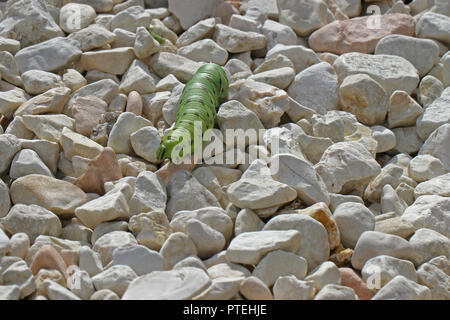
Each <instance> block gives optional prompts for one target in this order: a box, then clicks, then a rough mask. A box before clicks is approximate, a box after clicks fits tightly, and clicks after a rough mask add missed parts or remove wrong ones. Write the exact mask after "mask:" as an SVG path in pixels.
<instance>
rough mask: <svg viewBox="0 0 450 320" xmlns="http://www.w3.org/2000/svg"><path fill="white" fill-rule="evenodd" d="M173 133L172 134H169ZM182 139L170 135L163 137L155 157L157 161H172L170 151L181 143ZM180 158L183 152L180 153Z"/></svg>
mask: <svg viewBox="0 0 450 320" xmlns="http://www.w3.org/2000/svg"><path fill="white" fill-rule="evenodd" d="M171 133H173V132H171ZM182 140H183V139H182V137H177V136H174V135H171V134H170V133H169V134H168V135H167V136H166V137H164V139H163V141H162V142H161V144H160V146H159V148H158V150H157V152H156V155H157V157H158V160H160V161H163V160H165V159H172V151H173V149H174V148H175V147H176V146H177V145H178V144H179V143H181V142H182ZM180 153H181V154H180V156H182V153H183V150H181V152H180Z"/></svg>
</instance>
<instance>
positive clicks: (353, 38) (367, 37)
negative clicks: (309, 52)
mask: <svg viewBox="0 0 450 320" xmlns="http://www.w3.org/2000/svg"><path fill="white" fill-rule="evenodd" d="M375 23H380V25H381V26H383V27H382V28H380V27H376V26H375V27H372V26H374V24H375ZM390 34H403V35H406V36H412V35H413V34H414V19H413V18H412V17H411V16H409V15H406V14H399V13H394V14H383V15H382V16H381V17H380V18H379V19H378V20H375V19H374V17H371V16H370V15H369V16H366V17H358V18H353V19H349V20H337V21H334V22H332V23H330V24H328V25H326V26H324V27H322V28H320V29H319V30H317V31H316V32H314V33H313V34H312V35H311V36H310V37H309V40H308V42H309V45H310V47H311V48H312V49H313V50H314V51H324V52H332V53H336V54H343V53H348V52H361V53H373V52H374V51H375V47H376V45H377V43H378V42H379V41H380V39H382V38H383V37H385V36H388V35H390Z"/></svg>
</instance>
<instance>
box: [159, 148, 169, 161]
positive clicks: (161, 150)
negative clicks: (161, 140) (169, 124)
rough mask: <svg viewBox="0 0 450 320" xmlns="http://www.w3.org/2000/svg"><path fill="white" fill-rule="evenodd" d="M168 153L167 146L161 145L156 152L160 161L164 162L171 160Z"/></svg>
mask: <svg viewBox="0 0 450 320" xmlns="http://www.w3.org/2000/svg"><path fill="white" fill-rule="evenodd" d="M166 152H167V148H166V146H165V145H163V144H161V145H160V146H159V148H158V150H157V152H156V156H157V157H158V160H159V161H163V160H165V159H167V158H169V156H168V155H167V154H166Z"/></svg>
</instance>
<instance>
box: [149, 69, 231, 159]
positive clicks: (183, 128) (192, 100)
mask: <svg viewBox="0 0 450 320" xmlns="http://www.w3.org/2000/svg"><path fill="white" fill-rule="evenodd" d="M227 93H228V78H227V75H226V73H225V71H224V70H223V69H222V68H221V67H220V66H219V65H217V64H215V63H208V64H205V65H203V66H201V67H200V68H199V69H198V70H197V72H196V73H195V75H194V77H193V78H192V79H191V80H190V81H189V82H188V83H187V84H186V86H185V87H184V89H183V93H182V94H181V97H180V100H179V102H178V106H179V107H178V111H177V119H176V121H175V125H174V127H173V128H172V129H171V130H170V131H169V132H168V133H167V134H166V135H165V136H164V138H163V139H162V141H161V145H160V146H159V148H158V151H157V155H158V159H159V160H164V159H172V150H173V149H174V148H175V146H177V145H178V144H180V143H181V142H182V141H183V136H184V135H185V134H186V132H188V133H189V135H190V137H191V142H192V141H193V140H194V122H195V121H201V124H202V134H203V133H205V131H206V130H208V129H211V128H213V127H214V120H215V118H216V112H217V108H218V106H219V103H220V102H221V101H222V100H224V99H226V97H227ZM193 149H194V145H193V143H191V150H190V152H191V153H192V151H193Z"/></svg>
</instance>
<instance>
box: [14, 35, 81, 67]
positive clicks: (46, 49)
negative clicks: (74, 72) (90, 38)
mask: <svg viewBox="0 0 450 320" xmlns="http://www.w3.org/2000/svg"><path fill="white" fill-rule="evenodd" d="M80 56H81V50H80V48H79V42H78V41H75V40H70V39H67V38H62V37H57V38H53V39H51V40H47V41H44V42H41V43H38V44H35V45H33V46H30V47H26V48H24V49H22V50H20V51H19V52H17V54H16V56H15V59H16V62H17V65H18V67H19V70H20V73H24V72H26V71H29V70H42V71H48V72H52V71H58V70H60V69H63V68H64V67H66V66H68V65H69V64H70V63H71V62H75V61H76V60H77V59H78V58H79V57H80Z"/></svg>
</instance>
